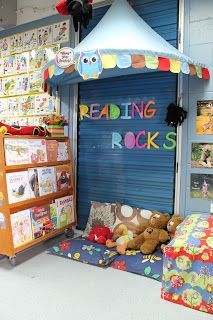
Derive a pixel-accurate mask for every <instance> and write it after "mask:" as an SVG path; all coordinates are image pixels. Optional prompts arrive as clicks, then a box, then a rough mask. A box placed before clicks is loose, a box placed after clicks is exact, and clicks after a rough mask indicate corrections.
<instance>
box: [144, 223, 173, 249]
mask: <svg viewBox="0 0 213 320" xmlns="http://www.w3.org/2000/svg"><path fill="white" fill-rule="evenodd" d="M143 238H144V242H143V244H142V245H141V246H140V251H141V252H142V253H143V254H151V253H153V252H154V251H155V249H156V248H157V246H158V245H159V243H164V242H166V241H168V240H169V239H170V237H169V234H168V232H167V231H166V230H163V229H157V228H152V227H148V228H147V229H146V230H145V231H144V232H143Z"/></svg>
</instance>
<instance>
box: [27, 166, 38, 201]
mask: <svg viewBox="0 0 213 320" xmlns="http://www.w3.org/2000/svg"><path fill="white" fill-rule="evenodd" d="M28 178H29V185H30V197H31V198H38V197H39V196H40V193H39V184H38V170H37V169H36V168H32V169H31V168H30V169H28Z"/></svg>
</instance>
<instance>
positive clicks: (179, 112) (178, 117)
mask: <svg viewBox="0 0 213 320" xmlns="http://www.w3.org/2000/svg"><path fill="white" fill-rule="evenodd" d="M186 116H187V112H186V111H185V110H183V108H181V107H179V106H177V105H175V104H174V103H170V105H169V106H168V107H167V115H166V119H165V121H166V122H167V125H168V126H169V125H171V126H172V127H177V126H178V125H181V124H182V123H183V121H184V120H185V119H186Z"/></svg>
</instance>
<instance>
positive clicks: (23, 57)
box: [15, 52, 29, 73]
mask: <svg viewBox="0 0 213 320" xmlns="http://www.w3.org/2000/svg"><path fill="white" fill-rule="evenodd" d="M28 65H29V53H28V52H23V53H20V54H17V55H16V64H15V71H16V73H27V72H28Z"/></svg>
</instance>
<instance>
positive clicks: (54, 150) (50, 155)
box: [46, 140, 58, 162]
mask: <svg viewBox="0 0 213 320" xmlns="http://www.w3.org/2000/svg"><path fill="white" fill-rule="evenodd" d="M46 149H47V161H48V162H55V161H57V156H58V141H56V140H46Z"/></svg>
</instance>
